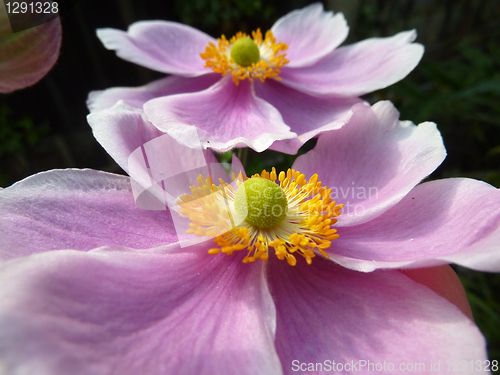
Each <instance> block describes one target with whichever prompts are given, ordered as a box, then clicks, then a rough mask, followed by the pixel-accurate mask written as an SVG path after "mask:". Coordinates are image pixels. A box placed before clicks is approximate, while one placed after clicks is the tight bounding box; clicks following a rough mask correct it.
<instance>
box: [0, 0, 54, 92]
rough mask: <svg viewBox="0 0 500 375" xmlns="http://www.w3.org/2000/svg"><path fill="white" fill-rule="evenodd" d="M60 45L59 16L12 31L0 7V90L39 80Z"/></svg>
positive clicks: (15, 88) (23, 85)
mask: <svg viewBox="0 0 500 375" xmlns="http://www.w3.org/2000/svg"><path fill="white" fill-rule="evenodd" d="M2 8H3V4H2ZM60 47H61V22H60V20H59V18H56V19H54V20H52V21H49V22H46V23H44V24H42V25H39V26H36V27H32V28H30V29H28V30H24V31H19V32H16V33H12V31H11V28H10V23H9V20H8V17H7V12H5V11H4V9H0V77H1V78H0V92H1V93H8V92H12V91H15V90H19V89H22V88H25V87H28V86H31V85H34V84H35V83H36V82H38V81H39V80H41V79H42V78H43V77H44V76H45V75H46V74H47V73H48V71H49V70H50V69H51V68H52V66H53V65H54V63H55V62H56V60H57V58H58V57H59V49H60Z"/></svg>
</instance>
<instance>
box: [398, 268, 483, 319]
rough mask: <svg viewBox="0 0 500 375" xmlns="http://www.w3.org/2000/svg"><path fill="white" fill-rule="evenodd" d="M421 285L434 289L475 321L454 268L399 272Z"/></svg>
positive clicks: (415, 269)
mask: <svg viewBox="0 0 500 375" xmlns="http://www.w3.org/2000/svg"><path fill="white" fill-rule="evenodd" d="M399 272H401V273H402V274H404V275H406V276H408V277H409V278H410V279H412V280H414V281H416V282H417V283H419V284H422V285H425V286H426V287H428V288H430V289H432V290H433V291H434V292H436V293H437V294H438V295H440V296H441V297H443V298H446V299H447V300H448V301H450V302H451V303H453V304H454V305H455V306H457V307H458V308H459V309H460V311H462V312H463V313H464V315H466V316H467V317H469V319H470V320H472V321H474V317H473V316H472V310H471V308H470V304H469V300H468V299H467V295H466V294H465V289H464V286H463V285H462V283H461V282H460V279H459V278H458V276H457V274H456V273H455V271H453V268H451V267H450V266H449V265H447V264H446V265H444V266H438V267H427V268H414V269H404V270H399Z"/></svg>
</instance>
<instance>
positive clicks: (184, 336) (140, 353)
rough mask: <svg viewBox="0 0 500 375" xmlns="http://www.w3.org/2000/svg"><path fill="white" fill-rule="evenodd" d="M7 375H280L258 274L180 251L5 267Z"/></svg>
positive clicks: (200, 252) (2, 323)
mask: <svg viewBox="0 0 500 375" xmlns="http://www.w3.org/2000/svg"><path fill="white" fill-rule="evenodd" d="M0 280H1V281H0V282H1V283H2V285H3V286H2V288H1V291H0V300H2V301H3V303H2V304H1V305H0V338H1V340H0V356H1V357H2V361H3V362H2V365H3V366H4V368H6V369H8V372H9V373H19V374H20V373H26V374H28V373H30V374H35V373H36V374H74V375H83V374H85V375H87V374H99V375H104V374H112V373H113V374H123V375H127V374H130V375H137V374H225V373H227V374H230V373H232V374H236V373H237V374H252V375H254V374H280V373H282V371H281V365H280V362H279V359H278V357H277V355H276V351H275V349H274V343H273V338H274V330H275V310H274V306H273V303H272V299H271V296H270V294H269V291H268V290H267V285H266V283H265V280H264V271H263V266H262V264H255V265H252V266H251V267H249V266H245V265H244V264H242V262H241V259H239V260H236V259H235V256H231V257H227V256H225V255H219V256H211V255H208V254H207V248H204V247H197V248H190V249H189V250H188V251H186V252H181V251H179V248H178V247H177V246H174V247H169V248H157V249H150V250H141V251H134V250H129V249H126V248H117V247H115V248H101V249H97V250H92V251H90V252H87V253H82V252H77V251H72V250H62V251H57V252H47V253H43V254H38V255H34V256H30V257H26V258H22V259H18V260H15V261H10V262H7V263H5V264H4V265H3V266H2V267H1V272H0Z"/></svg>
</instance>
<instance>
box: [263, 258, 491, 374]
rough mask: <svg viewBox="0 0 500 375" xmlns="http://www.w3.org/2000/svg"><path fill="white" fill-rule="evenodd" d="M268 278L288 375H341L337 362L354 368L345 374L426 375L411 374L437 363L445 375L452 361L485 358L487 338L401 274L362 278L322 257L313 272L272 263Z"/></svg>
mask: <svg viewBox="0 0 500 375" xmlns="http://www.w3.org/2000/svg"><path fill="white" fill-rule="evenodd" d="M267 274H268V278H269V285H270V290H271V293H272V294H273V295H274V297H275V298H274V300H275V305H276V313H277V326H276V349H277V351H278V355H279V356H280V359H281V362H282V363H283V364H284V365H283V370H284V372H285V373H286V374H294V373H297V371H299V370H302V372H300V373H309V374H326V373H328V374H331V373H341V370H342V369H341V368H340V367H339V368H337V367H334V369H333V370H331V367H330V369H329V368H328V366H331V365H332V361H335V363H336V364H335V366H337V364H342V365H345V364H347V363H348V364H349V365H352V364H353V363H356V364H357V367H356V368H355V369H352V368H348V369H347V371H346V369H345V367H344V371H343V372H342V373H354V372H358V373H362V374H375V373H392V372H400V373H405V372H406V371H404V370H408V369H409V368H408V367H406V368H399V366H400V364H402V365H403V366H405V365H407V364H417V363H418V364H423V365H424V366H425V370H424V368H423V367H420V371H416V370H415V368H413V369H412V370H413V372H416V373H417V372H418V373H426V374H427V373H432V372H430V371H431V365H434V366H438V363H440V366H441V367H440V371H437V367H434V368H433V370H434V371H436V373H444V372H446V371H447V367H446V366H447V361H450V362H451V363H453V361H458V362H459V361H468V362H469V366H470V361H476V360H481V361H484V360H485V359H486V358H487V356H486V348H485V341H484V338H483V337H482V335H481V333H480V332H479V330H478V328H477V327H476V326H475V325H474V323H473V322H472V321H471V320H470V319H469V318H467V317H466V316H465V315H464V314H463V313H462V312H461V311H460V310H459V309H458V307H457V306H455V305H454V304H452V303H450V302H449V301H447V300H446V299H444V298H442V297H440V296H438V295H437V294H436V293H434V292H433V291H432V290H431V289H429V288H427V287H425V286H423V285H421V284H419V283H417V282H415V281H413V280H411V279H410V278H408V277H406V276H404V275H403V274H401V273H400V272H397V271H384V272H380V271H378V272H374V273H370V274H364V273H360V272H355V271H351V270H347V269H344V268H342V267H339V266H337V265H335V264H334V263H332V262H329V261H328V260H325V259H320V258H319V257H318V258H315V259H314V260H313V263H312V265H311V266H308V265H307V264H306V263H305V262H297V266H296V267H290V266H288V265H287V264H285V263H284V262H272V263H271V264H270V267H269V269H268V272H267ZM294 361H295V362H294ZM363 361H364V362H363ZM368 361H369V363H371V364H373V365H372V367H368ZM302 363H305V365H302ZM309 363H313V366H314V367H313V368H312V369H314V370H311V368H309V370H308V364H309ZM314 363H321V364H323V368H322V369H321V368H320V367H318V368H315V365H314ZM383 363H385V364H386V368H385V371H384V369H383ZM451 363H449V365H450V366H451ZM474 363H475V362H474ZM482 363H483V362H482ZM377 364H378V365H377ZM389 364H392V365H393V366H394V368H393V369H392V371H391V365H389ZM294 365H295V366H294ZM301 365H302V366H303V367H302V368H301V367H300V366H301ZM360 365H362V367H361V368H360ZM363 365H364V366H363ZM375 366H377V367H376V368H375ZM380 366H382V368H380ZM335 370H338V372H336V371H335Z"/></svg>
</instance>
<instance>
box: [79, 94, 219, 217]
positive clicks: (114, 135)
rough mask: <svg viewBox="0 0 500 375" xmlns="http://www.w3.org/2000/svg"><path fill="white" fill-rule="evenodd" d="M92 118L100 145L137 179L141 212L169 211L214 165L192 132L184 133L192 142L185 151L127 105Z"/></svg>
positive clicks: (95, 113)
mask: <svg viewBox="0 0 500 375" xmlns="http://www.w3.org/2000/svg"><path fill="white" fill-rule="evenodd" d="M87 119H88V122H89V124H90V126H91V127H92V130H93V132H94V136H95V137H96V139H97V140H98V141H99V143H101V145H102V146H103V147H104V149H106V151H107V152H108V153H109V154H110V155H111V156H112V157H113V158H114V159H115V161H116V162H117V163H118V164H119V165H120V166H121V167H122V168H123V169H124V170H125V171H126V172H127V173H128V174H129V175H130V177H132V189H133V192H134V197H135V199H136V200H137V202H136V203H137V204H138V205H139V207H141V208H144V209H153V210H165V209H166V204H168V203H175V202H176V201H177V197H178V196H179V195H180V194H183V193H186V192H188V191H189V190H188V187H189V186H190V185H193V184H196V178H197V177H198V175H199V174H202V175H203V176H206V175H208V174H209V170H210V165H209V163H215V162H216V159H215V158H214V156H213V155H211V151H209V150H207V151H203V150H202V147H201V143H200V141H199V139H198V136H197V133H196V129H194V128H193V127H189V129H186V130H185V132H184V134H183V136H184V137H186V138H187V139H189V140H190V141H192V142H193V145H192V147H186V146H184V145H181V144H179V143H178V142H177V141H176V140H175V139H173V138H172V137H170V136H169V135H167V134H164V133H162V132H160V131H159V130H158V129H157V128H155V127H154V126H153V125H152V124H151V123H150V122H149V121H147V119H146V118H145V115H144V112H143V111H142V110H140V109H136V108H132V107H129V106H128V105H126V104H124V103H123V102H119V103H118V104H116V105H115V106H114V107H112V108H109V109H105V110H102V111H97V112H93V113H91V114H90V115H88V117H87ZM165 188H167V189H166V191H165ZM186 190H187V191H186ZM165 193H167V194H168V196H167V197H165Z"/></svg>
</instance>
